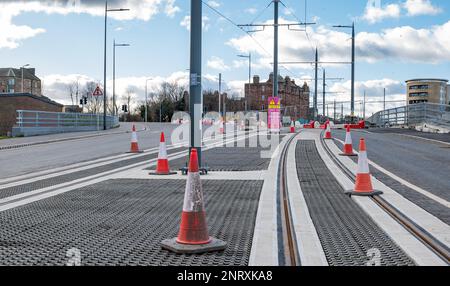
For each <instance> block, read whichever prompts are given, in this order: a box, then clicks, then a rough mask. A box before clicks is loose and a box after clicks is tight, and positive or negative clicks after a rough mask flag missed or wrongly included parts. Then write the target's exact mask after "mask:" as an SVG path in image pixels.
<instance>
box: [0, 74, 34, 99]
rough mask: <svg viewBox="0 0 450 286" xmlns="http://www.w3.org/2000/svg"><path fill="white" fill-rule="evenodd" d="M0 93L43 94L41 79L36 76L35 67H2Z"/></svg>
mask: <svg viewBox="0 0 450 286" xmlns="http://www.w3.org/2000/svg"><path fill="white" fill-rule="evenodd" d="M22 72H23V90H22ZM0 93H30V94H32V95H35V96H42V87H41V80H40V79H39V78H38V77H37V76H36V70H35V69H34V68H23V69H22V68H20V69H15V68H0Z"/></svg>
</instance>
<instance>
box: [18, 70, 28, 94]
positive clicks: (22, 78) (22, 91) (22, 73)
mask: <svg viewBox="0 0 450 286" xmlns="http://www.w3.org/2000/svg"><path fill="white" fill-rule="evenodd" d="M29 66H30V64H26V65H24V66H21V67H20V70H21V71H22V93H23V91H24V90H23V69H24V68H26V67H29Z"/></svg>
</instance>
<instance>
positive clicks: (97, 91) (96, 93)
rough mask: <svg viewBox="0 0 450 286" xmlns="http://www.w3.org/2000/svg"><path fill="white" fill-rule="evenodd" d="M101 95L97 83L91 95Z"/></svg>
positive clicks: (101, 92)
mask: <svg viewBox="0 0 450 286" xmlns="http://www.w3.org/2000/svg"><path fill="white" fill-rule="evenodd" d="M102 95H103V91H102V90H101V88H100V87H99V86H98V85H97V88H96V89H95V90H94V92H93V93H92V96H102Z"/></svg>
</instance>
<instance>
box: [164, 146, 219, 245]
mask: <svg viewBox="0 0 450 286" xmlns="http://www.w3.org/2000/svg"><path fill="white" fill-rule="evenodd" d="M226 245H227V243H226V242H224V241H222V240H219V239H216V238H213V237H210V236H209V233H208V227H207V224H206V212H205V208H204V205H203V190H202V184H201V181H200V173H199V166H198V154H197V149H195V148H192V150H191V157H190V160H189V172H188V177H187V182H186V189H185V193H184V203H183V212H182V214H181V223H180V230H179V232H178V237H176V238H172V239H166V240H163V241H162V242H161V247H162V248H163V249H167V250H170V251H173V252H175V253H183V254H186V253H187V254H193V253H203V252H211V251H219V250H224V249H225V248H226Z"/></svg>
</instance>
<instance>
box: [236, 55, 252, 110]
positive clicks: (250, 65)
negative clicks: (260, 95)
mask: <svg viewBox="0 0 450 286" xmlns="http://www.w3.org/2000/svg"><path fill="white" fill-rule="evenodd" d="M238 57H240V58H247V59H248V96H250V91H251V89H250V85H251V84H252V54H251V53H248V56H247V55H238ZM245 111H247V98H245Z"/></svg>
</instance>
